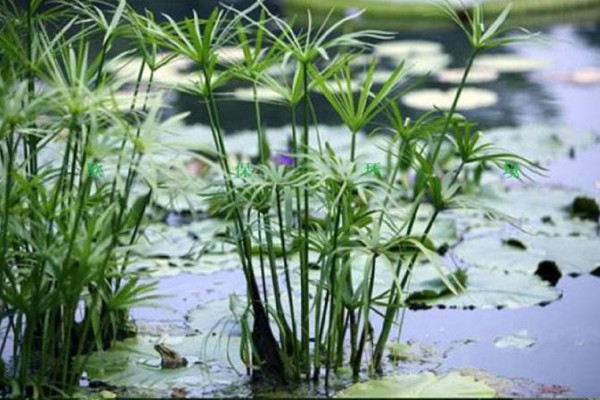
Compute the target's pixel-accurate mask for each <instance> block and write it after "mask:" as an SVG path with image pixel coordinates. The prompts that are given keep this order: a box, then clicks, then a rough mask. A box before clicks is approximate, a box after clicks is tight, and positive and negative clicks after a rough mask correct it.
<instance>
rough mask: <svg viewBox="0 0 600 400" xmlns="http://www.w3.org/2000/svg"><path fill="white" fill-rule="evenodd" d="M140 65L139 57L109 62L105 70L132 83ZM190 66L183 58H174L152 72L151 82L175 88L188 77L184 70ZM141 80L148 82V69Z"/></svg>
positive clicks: (140, 59) (189, 62)
mask: <svg viewBox="0 0 600 400" xmlns="http://www.w3.org/2000/svg"><path fill="white" fill-rule="evenodd" d="M141 63H142V58H141V57H133V58H128V59H119V60H111V61H110V62H108V63H107V69H108V70H109V71H112V72H113V73H115V74H116V75H117V76H118V77H119V78H123V79H126V80H128V81H129V82H131V83H134V82H135V81H136V79H137V77H138V74H139V71H140V66H141ZM191 66H192V63H191V61H189V60H187V59H184V58H176V59H174V60H171V61H170V62H169V63H167V64H166V65H164V66H163V67H161V68H159V69H158V70H156V71H154V74H153V76H152V80H153V81H154V82H157V83H159V84H160V85H163V86H175V84H176V83H178V82H181V80H182V79H185V78H186V77H188V73H187V72H186V70H187V69H189V68H190V67H191ZM142 80H143V81H146V82H147V81H149V80H150V69H149V68H147V67H146V68H145V69H144V74H143V75H142Z"/></svg>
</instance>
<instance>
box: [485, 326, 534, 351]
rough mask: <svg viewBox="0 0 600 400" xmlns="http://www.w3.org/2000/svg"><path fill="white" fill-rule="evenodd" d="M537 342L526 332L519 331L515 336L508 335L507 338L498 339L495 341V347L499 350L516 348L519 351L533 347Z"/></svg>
mask: <svg viewBox="0 0 600 400" xmlns="http://www.w3.org/2000/svg"><path fill="white" fill-rule="evenodd" d="M536 342H537V340H536V339H535V338H533V337H531V336H529V334H528V333H527V331H526V330H522V331H519V332H517V333H515V334H514V335H508V336H505V337H501V338H498V339H496V340H495V341H494V346H496V347H498V348H501V349H502V348H506V347H516V348H518V349H524V348H527V347H532V346H533V345H534V344H536Z"/></svg>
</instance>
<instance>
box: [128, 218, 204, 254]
mask: <svg viewBox="0 0 600 400" xmlns="http://www.w3.org/2000/svg"><path fill="white" fill-rule="evenodd" d="M196 246H197V243H196V241H195V240H194V239H193V238H192V236H191V235H190V234H189V233H188V232H187V231H186V230H185V229H183V228H181V227H170V226H167V225H164V224H154V225H151V226H149V227H148V228H146V230H145V235H144V237H143V238H141V239H140V241H139V242H138V245H137V246H136V247H135V248H134V251H135V253H137V254H139V255H143V256H144V257H164V258H169V257H172V258H175V257H183V256H187V255H190V254H191V253H192V252H193V251H194V249H195V247H196Z"/></svg>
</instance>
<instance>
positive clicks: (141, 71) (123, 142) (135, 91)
mask: <svg viewBox="0 0 600 400" xmlns="http://www.w3.org/2000/svg"><path fill="white" fill-rule="evenodd" d="M145 65H146V62H145V60H144V59H142V63H141V65H140V69H139V71H138V76H137V79H136V81H135V87H134V89H133V99H132V100H131V106H129V112H133V110H134V109H135V103H136V101H137V96H138V92H139V90H140V83H141V81H142V77H143V76H144V67H145ZM148 86H150V83H149V84H148ZM147 92H148V91H147ZM126 144H127V137H124V138H123V140H121V146H120V149H119V157H118V158H117V166H116V167H115V177H114V178H113V181H112V185H111V189H110V200H111V201H113V200H114V197H115V190H116V188H117V177H118V176H119V173H120V170H121V161H122V158H123V152H124V151H125V145H126Z"/></svg>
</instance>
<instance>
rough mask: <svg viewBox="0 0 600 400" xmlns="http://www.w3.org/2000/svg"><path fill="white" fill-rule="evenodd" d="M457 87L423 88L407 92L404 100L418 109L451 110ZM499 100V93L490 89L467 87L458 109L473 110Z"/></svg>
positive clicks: (462, 94)
mask: <svg viewBox="0 0 600 400" xmlns="http://www.w3.org/2000/svg"><path fill="white" fill-rule="evenodd" d="M456 90H457V89H449V90H440V89H422V90H415V91H413V92H410V93H408V94H406V95H405V96H404V97H403V98H402V101H403V102H404V104H406V105H407V106H409V107H412V108H415V109H418V110H429V109H431V108H433V107H438V108H441V109H444V110H449V109H450V107H451V106H452V102H453V101H454V97H455V95H456ZM497 102H498V95H497V94H496V93H494V92H492V91H490V90H485V89H476V88H465V89H463V91H462V93H461V95H460V99H459V101H458V105H457V108H456V109H457V110H473V109H476V108H481V107H490V106H493V105H494V104H496V103H497Z"/></svg>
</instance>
